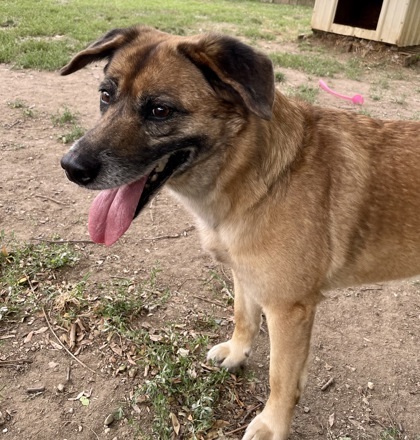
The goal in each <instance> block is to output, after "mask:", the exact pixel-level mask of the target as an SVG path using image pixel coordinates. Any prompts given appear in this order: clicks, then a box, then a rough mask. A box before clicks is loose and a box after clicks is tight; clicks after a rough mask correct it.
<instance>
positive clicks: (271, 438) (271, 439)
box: [242, 410, 289, 440]
mask: <svg viewBox="0 0 420 440" xmlns="http://www.w3.org/2000/svg"><path fill="white" fill-rule="evenodd" d="M288 433H289V428H288V427H282V426H279V424H278V420H277V419H276V418H275V417H273V416H269V415H268V411H266V410H265V411H263V412H262V413H261V414H259V415H258V416H257V417H255V419H254V420H253V421H252V422H251V423H250V424H249V426H248V428H247V430H246V431H245V435H244V436H243V438H242V440H286V439H287V438H288Z"/></svg>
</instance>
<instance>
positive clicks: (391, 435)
mask: <svg viewBox="0 0 420 440" xmlns="http://www.w3.org/2000/svg"><path fill="white" fill-rule="evenodd" d="M403 438H404V437H403V435H402V433H401V432H400V431H399V429H397V428H388V429H386V430H385V431H384V432H382V433H381V437H380V440H400V439H403Z"/></svg>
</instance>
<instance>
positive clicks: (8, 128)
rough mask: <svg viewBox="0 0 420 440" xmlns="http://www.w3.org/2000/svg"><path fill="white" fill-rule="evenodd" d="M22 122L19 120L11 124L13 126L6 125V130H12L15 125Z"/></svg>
mask: <svg viewBox="0 0 420 440" xmlns="http://www.w3.org/2000/svg"><path fill="white" fill-rule="evenodd" d="M21 122H22V121H21V120H20V119H18V120H17V121H15V122H13V124H8V125H6V128H7V130H10V129H11V128H13V127H14V126H15V125H18V124H20V123H21Z"/></svg>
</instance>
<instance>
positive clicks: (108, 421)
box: [104, 414, 115, 426]
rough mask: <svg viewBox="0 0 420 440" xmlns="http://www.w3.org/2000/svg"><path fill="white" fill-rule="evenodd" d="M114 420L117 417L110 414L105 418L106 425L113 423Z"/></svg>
mask: <svg viewBox="0 0 420 440" xmlns="http://www.w3.org/2000/svg"><path fill="white" fill-rule="evenodd" d="M114 420H115V418H114V414H109V415H108V416H107V418H106V419H105V421H104V425H105V426H109V425H111V423H112V422H113V421H114Z"/></svg>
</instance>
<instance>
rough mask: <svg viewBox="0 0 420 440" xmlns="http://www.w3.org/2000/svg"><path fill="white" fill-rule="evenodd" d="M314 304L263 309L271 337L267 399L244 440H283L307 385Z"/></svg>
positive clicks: (298, 303) (278, 304)
mask: <svg viewBox="0 0 420 440" xmlns="http://www.w3.org/2000/svg"><path fill="white" fill-rule="evenodd" d="M315 308H316V304H313V303H306V302H297V303H293V304H292V303H276V304H270V305H269V306H268V307H263V310H264V314H265V315H266V318H267V324H268V331H269V335H270V388H271V392H270V397H269V399H268V401H267V404H266V406H265V408H264V410H263V411H262V412H261V413H260V414H259V415H258V416H257V417H255V419H254V420H253V421H252V422H251V424H250V425H249V426H248V429H247V430H246V432H245V436H244V437H243V440H286V439H287V437H288V434H289V430H290V424H291V421H292V416H293V410H294V407H295V405H296V403H297V402H298V401H299V397H300V395H301V393H302V391H303V388H304V386H305V382H306V364H307V358H308V353H309V343H310V337H311V331H312V324H313V321H314V316H315Z"/></svg>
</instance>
